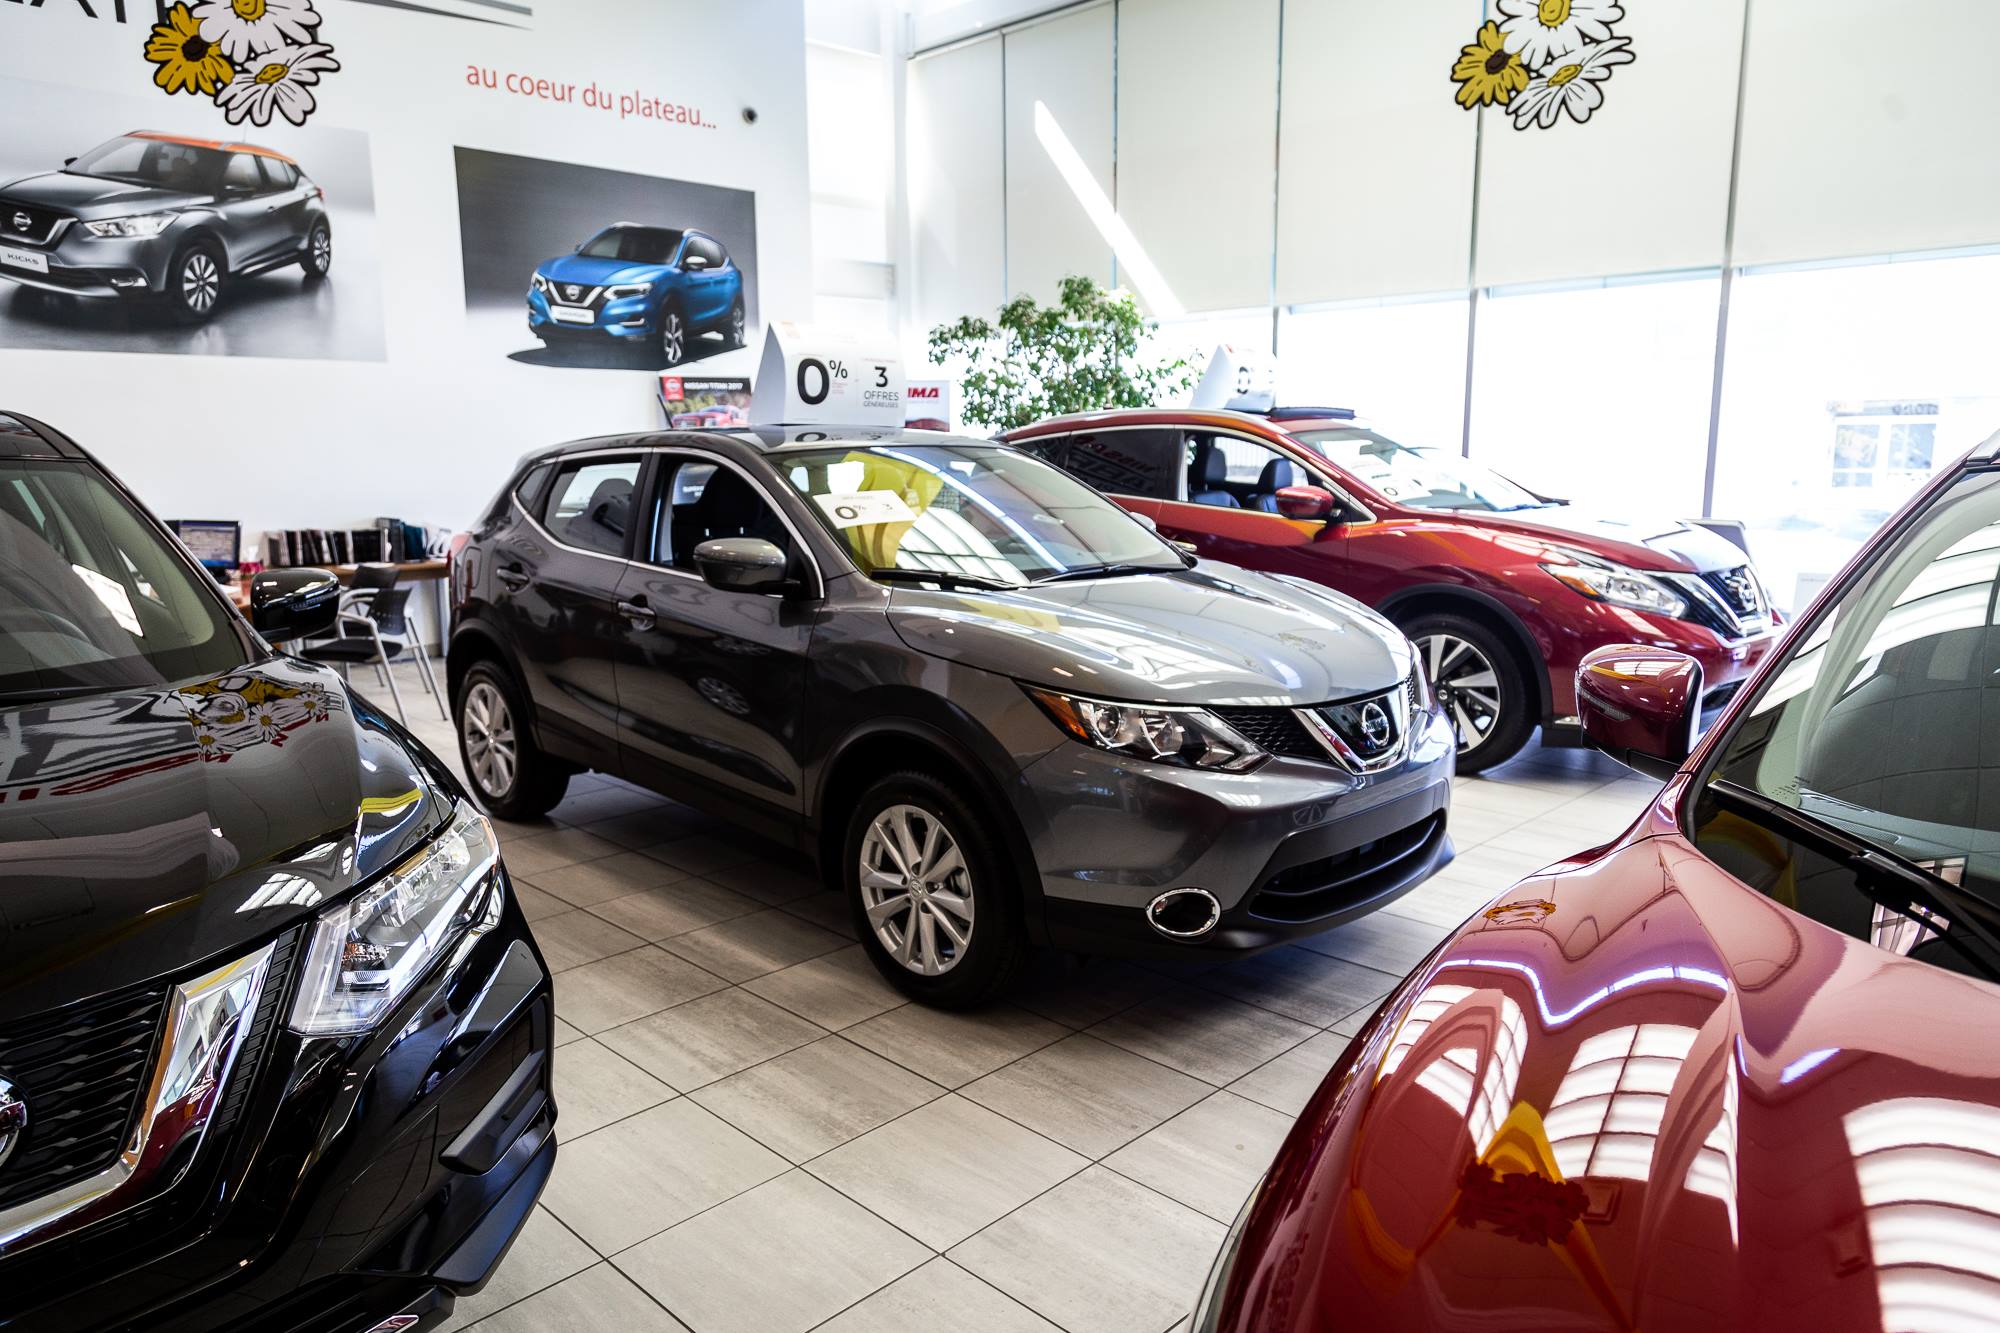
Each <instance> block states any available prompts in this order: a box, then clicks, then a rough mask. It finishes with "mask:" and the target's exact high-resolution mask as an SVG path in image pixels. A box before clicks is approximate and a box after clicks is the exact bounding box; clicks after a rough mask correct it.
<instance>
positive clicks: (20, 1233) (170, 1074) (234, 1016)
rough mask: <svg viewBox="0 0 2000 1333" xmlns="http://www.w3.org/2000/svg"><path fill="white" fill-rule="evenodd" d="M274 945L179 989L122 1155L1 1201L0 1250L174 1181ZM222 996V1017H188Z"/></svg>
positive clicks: (170, 1001)
mask: <svg viewBox="0 0 2000 1333" xmlns="http://www.w3.org/2000/svg"><path fill="white" fill-rule="evenodd" d="M276 947H277V946H276V945H275V944H267V945H265V946H264V947H263V948H261V949H259V950H258V951H257V952H256V953H253V954H251V955H249V956H248V957H246V958H239V959H238V960H236V961H235V962H233V963H229V964H227V965H226V966H223V967H220V968H217V969H216V970H215V971H213V972H210V973H208V974H207V975H205V976H200V977H196V978H195V979H194V980H192V981H185V982H182V983H181V984H180V985H178V986H175V987H174V988H173V990H172V991H171V992H170V993H169V994H168V996H167V1015H166V1023H165V1026H164V1028H163V1030H162V1032H161V1035H160V1044H159V1047H158V1048H157V1050H156V1051H155V1052H154V1056H153V1066H152V1074H151V1077H150V1078H149V1080H148V1081H147V1084H146V1090H145V1093H144V1095H143V1100H142V1101H141V1103H140V1105H141V1108H142V1109H141V1110H140V1113H139V1123H138V1125H137V1126H136V1127H135V1128H134V1129H133V1131H132V1137H131V1139H130V1140H129V1141H128V1142H127V1143H126V1145H125V1147H124V1150H123V1151H121V1152H120V1153H119V1154H118V1160H117V1161H115V1162H113V1163H112V1164H111V1165H110V1166H108V1167H106V1168H105V1169H104V1170H102V1171H100V1172H98V1173H97V1174H96V1175H94V1176H92V1177H90V1178H89V1179H87V1180H80V1181H77V1182H76V1183H75V1184H72V1185H68V1186H65V1187H64V1188H62V1189H60V1190H57V1191H55V1192H54V1193H53V1194H45V1195H43V1196H42V1197H41V1198H39V1199H30V1200H29V1201H27V1202H26V1203H21V1204H16V1205H15V1206H13V1207H12V1208H8V1209H5V1210H0V1256H7V1255H11V1254H15V1253H19V1252H20V1251H23V1250H27V1249H30V1248H32V1247H34V1246H36V1245H40V1244H42V1243H43V1242H44V1241H49V1240H54V1239H55V1238H56V1237H57V1236H61V1235H65V1234H67V1233H68V1232H71V1231H75V1230H77V1229H78V1228H80V1227H83V1226H87V1225H88V1224H90V1223H92V1222H96V1221H99V1220H101V1219H103V1218H106V1217H109V1216H111V1215H112V1214H114V1213H119V1212H123V1211H124V1210H125V1209H127V1208H130V1207H132V1206H133V1205H134V1204H136V1203H138V1202H139V1201H140V1199H141V1198H143V1197H145V1196H146V1195H147V1194H149V1193H156V1192H158V1191H159V1190H163V1189H167V1188H170V1187H171V1186H172V1185H173V1184H174V1183H175V1182H174V1180H156V1179H155V1177H157V1176H158V1175H159V1174H160V1171H161V1169H162V1168H163V1167H165V1166H166V1165H167V1164H168V1163H170V1162H178V1164H179V1165H180V1167H181V1169H182V1170H183V1171H185V1169H186V1166H187V1164H188V1163H189V1162H190V1161H192V1160H193V1158H194V1156H195V1155H196V1154H198V1153H199V1152H200V1150H201V1142H202V1139H203V1138H204V1137H205V1136H206V1134H207V1132H208V1123H209V1121H210V1119H212V1118H213V1117H214V1114H215V1111H216V1108H217V1107H218V1106H220V1105H221V1103H222V1097H223V1093H224V1092H225V1091H226V1090H227V1089H228V1087H229V1075H230V1073H231V1071H232V1070H233V1069H234V1068H235V1065H236V1056H237V1053H238V1052H239V1051H241V1050H242V1049H243V1042H244V1040H245V1038H247V1037H248V1036H249V1034H250V1028H251V1025H252V1024H253V1022H254V1021H255V1019H256V1014H257V1000H258V997H259V996H260V995H261V994H262V993H263V989H264V983H265V982H266V981H267V980H268V979H269V978H268V977H267V975H266V974H267V972H268V970H269V968H270V963H271V954H272V951H273V950H274V949H275V948H276ZM232 991H235V992H236V994H235V995H234V996H232V995H231V994H230V992H232ZM225 1003H229V1004H233V1005H234V1007H233V1008H232V1009H230V1010H229V1011H228V1012H226V1013H223V1014H222V1015H221V1021H220V1023H216V1022H213V1021H211V1022H209V1023H207V1024H206V1025H200V1026H198V1025H197V1024H196V1023H194V1022H191V1021H190V1016H191V1014H192V1015H193V1017H194V1018H197V1019H199V1018H203V1017H212V1015H206V1014H203V1013H198V1012H195V1011H197V1010H203V1009H206V1008H207V1007H208V1006H211V1005H219V1004H225ZM176 1179H178V1177H176Z"/></svg>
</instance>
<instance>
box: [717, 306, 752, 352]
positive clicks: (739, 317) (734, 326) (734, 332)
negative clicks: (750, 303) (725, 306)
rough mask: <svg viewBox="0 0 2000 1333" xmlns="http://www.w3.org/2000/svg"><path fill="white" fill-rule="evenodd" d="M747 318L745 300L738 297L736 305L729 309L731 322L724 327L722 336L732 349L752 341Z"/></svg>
mask: <svg viewBox="0 0 2000 1333" xmlns="http://www.w3.org/2000/svg"><path fill="white" fill-rule="evenodd" d="M746 318H747V316H746V315H745V314H744V311H743V298H742V297H740V296H739V297H737V298H736V304H735V305H732V306H730V307H729V322H728V323H727V324H725V325H723V326H722V336H723V337H725V338H727V339H728V340H729V345H730V346H731V347H741V346H742V345H743V344H744V343H746V342H748V341H749V340H750V330H749V326H748V325H747V324H746V323H745V320H746Z"/></svg>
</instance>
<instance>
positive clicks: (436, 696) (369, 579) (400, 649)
mask: <svg viewBox="0 0 2000 1333" xmlns="http://www.w3.org/2000/svg"><path fill="white" fill-rule="evenodd" d="M400 574H401V571H400V570H398V569H397V568H396V566H394V565H384V564H367V565H360V566H357V567H356V568H355V571H354V577H353V578H352V579H351V580H349V583H348V587H347V591H345V592H343V593H342V594H341V595H340V617H339V619H338V620H337V621H336V622H335V624H334V637H333V638H331V639H327V640H323V641H320V642H316V643H309V644H306V645H305V646H304V647H303V648H301V649H300V655H301V656H303V657H306V658H308V659H310V660H312V661H315V662H331V663H333V664H334V665H336V666H338V667H339V668H340V672H341V674H342V675H343V676H344V675H346V674H347V669H348V667H349V666H351V665H353V664H354V663H357V662H366V663H368V664H369V665H371V666H373V667H374V668H375V678H376V680H378V681H381V682H384V683H386V684H387V685H388V687H389V697H390V698H391V699H392V700H394V701H395V704H396V716H397V717H398V718H399V719H401V720H402V721H403V723H404V724H405V725H407V724H408V723H409V717H408V716H407V715H406V714H405V713H404V712H403V694H402V691H401V690H399V689H397V688H396V673H395V671H394V670H392V669H391V665H390V664H391V663H393V662H394V661H395V660H396V659H397V658H399V657H401V656H402V655H403V654H404V653H410V654H412V655H413V656H414V657H415V658H416V661H417V671H418V678H419V679H420V680H421V681H422V682H423V686H424V691H425V692H426V693H427V694H429V695H430V696H431V700H432V702H434V703H435V704H437V709H438V716H439V717H440V718H444V719H445V720H447V721H449V720H450V716H451V715H450V714H449V713H447V712H446V711H445V706H444V691H442V690H441V689H439V688H438V683H437V677H436V676H435V675H433V674H432V672H431V662H430V650H429V648H428V647H426V646H425V644H424V640H423V635H422V634H421V633H419V632H418V630H417V625H416V621H415V620H414V619H413V618H412V617H411V616H410V614H409V609H408V603H409V600H410V590H409V589H408V588H399V587H397V586H396V580H397V578H398V577H399V576H400Z"/></svg>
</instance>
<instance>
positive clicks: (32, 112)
mask: <svg viewBox="0 0 2000 1333" xmlns="http://www.w3.org/2000/svg"><path fill="white" fill-rule="evenodd" d="M0 123H4V124H6V125H7V126H8V131H7V133H6V134H5V135H0V346H11V347H41V348H66V349H73V350H89V351H130V352H183V353H197V354H211V355H231V356H279V357H309V358H319V359H336V360H357V361H375V360H381V359H382V357H383V336H382V294H381V282H380V278H379V273H378V269H377V266H376V257H375V256H376V244H375V217H374V189H373V184H372V172H371V170H370V164H369V147H368V137H367V136H366V135H365V134H361V133H358V132H356V131H352V130H343V129H336V128H333V127H331V126H325V125H321V124H318V123H315V124H313V125H311V126H307V127H294V126H291V125H288V124H274V125H271V126H269V127H267V128H262V129H257V130H255V132H254V133H251V134H246V135H245V136H244V137H243V138H241V139H236V138H217V137H215V136H216V134H217V133H218V127H217V126H215V125H213V124H208V123H206V122H204V123H202V124H200V125H199V126H194V125H190V124H188V123H187V122H186V118H185V116H184V115H183V114H182V113H181V111H180V110H179V108H178V107H176V106H173V105H165V106H163V105H161V104H160V103H157V102H154V101H149V100H144V99H140V98H130V99H127V98H117V97H105V96H103V95H101V94H86V93H85V92H83V91H82V90H80V89H74V88H69V87H65V86H62V85H53V84H43V83H38V82H31V81H27V80H20V79H0ZM223 128H224V129H225V130H226V128H227V127H223Z"/></svg>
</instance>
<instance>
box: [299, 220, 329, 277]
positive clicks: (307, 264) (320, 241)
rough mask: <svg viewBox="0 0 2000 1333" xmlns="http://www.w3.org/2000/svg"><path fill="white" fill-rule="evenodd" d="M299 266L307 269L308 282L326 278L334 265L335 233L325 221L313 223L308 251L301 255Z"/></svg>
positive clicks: (307, 240) (308, 239)
mask: <svg viewBox="0 0 2000 1333" xmlns="http://www.w3.org/2000/svg"><path fill="white" fill-rule="evenodd" d="M299 267H300V268H301V269H303V270H305V275H306V281H307V282H324V281H325V280H326V275H327V272H328V271H329V270H330V269H332V267H333V233H332V232H331V231H330V230H328V228H327V225H326V224H325V223H324V222H315V223H313V229H312V232H311V233H310V234H309V235H308V236H307V237H306V252H305V253H304V254H303V255H301V256H299Z"/></svg>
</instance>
